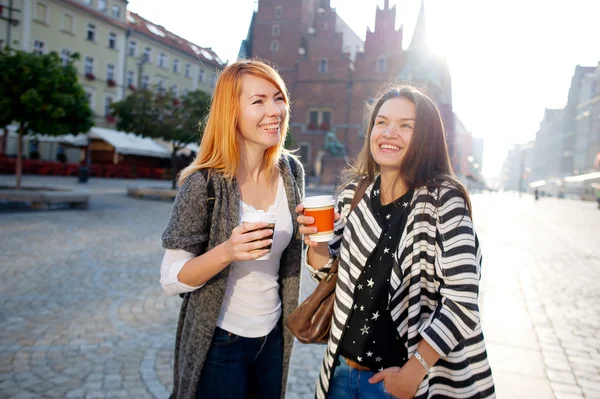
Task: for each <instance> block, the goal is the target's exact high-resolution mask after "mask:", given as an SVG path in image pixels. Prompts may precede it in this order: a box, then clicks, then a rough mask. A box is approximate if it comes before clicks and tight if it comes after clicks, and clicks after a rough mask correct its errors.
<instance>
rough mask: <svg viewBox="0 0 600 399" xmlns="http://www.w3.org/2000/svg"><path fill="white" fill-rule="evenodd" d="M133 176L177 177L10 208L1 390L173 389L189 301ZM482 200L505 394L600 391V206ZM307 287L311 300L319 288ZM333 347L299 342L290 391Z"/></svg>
mask: <svg viewBox="0 0 600 399" xmlns="http://www.w3.org/2000/svg"><path fill="white" fill-rule="evenodd" d="M10 183H14V177H13V176H0V185H3V184H10ZM24 184H26V185H27V184H30V185H34V184H44V185H54V186H67V187H70V186H77V184H76V179H75V178H58V177H48V178H44V177H37V176H25V177H24ZM130 184H151V185H153V186H165V187H168V186H169V185H170V182H165V181H162V182H156V181H140V180H138V181H131V180H120V179H98V178H93V179H91V180H90V182H89V183H88V184H87V186H86V187H84V188H85V189H88V190H89V191H90V193H91V195H92V197H91V201H90V205H89V208H88V209H87V210H64V209H63V210H60V209H59V210H52V211H31V210H25V209H23V210H18V211H13V210H8V209H6V207H5V206H2V204H0V271H1V272H2V275H3V278H2V280H1V281H0V306H1V311H0V324H1V325H2V329H0V398H39V397H48V398H63V397H66V398H121V397H122V398H167V397H168V395H169V392H170V390H171V387H172V381H171V378H172V364H171V363H172V351H173V345H174V335H175V328H176V322H177V314H178V311H179V305H180V303H181V299H180V298H179V297H167V296H166V295H165V294H164V293H163V291H162V289H161V287H160V284H159V282H158V279H159V270H160V262H161V259H162V254H163V250H162V248H161V245H160V235H161V233H162V230H163V229H164V227H165V225H166V223H167V220H168V218H169V216H170V212H171V207H172V204H171V203H170V202H164V201H153V200H140V199H133V198H129V197H127V196H126V195H125V188H126V186H127V185H130ZM307 194H311V193H310V192H309V193H307ZM473 206H474V221H475V225H476V228H477V232H478V234H479V236H480V239H481V245H482V249H483V255H484V263H483V269H482V281H481V293H480V304H481V314H482V320H483V321H482V322H483V328H484V333H485V336H486V342H487V346H488V352H489V357H490V363H491V366H492V371H493V374H494V378H495V381H496V389H497V393H498V397H499V398H501V399H504V398H506V399H526V398H527V399H530V398H536V399H551V398H556V399H563V398H564V399H567V398H598V399H600V245H599V243H600V210H599V209H597V206H596V203H592V202H581V201H574V200H559V199H553V198H543V199H541V200H539V201H537V202H536V201H534V200H533V198H532V197H531V196H529V195H525V194H524V195H523V196H522V197H519V196H518V195H517V194H516V193H503V194H501V193H484V194H476V195H474V196H473ZM302 282H303V283H302V296H303V297H304V296H306V295H307V294H309V293H310V292H311V290H312V288H313V287H314V283H313V282H312V281H310V279H309V278H308V276H307V274H306V273H304V271H303V278H302ZM323 351H324V346H319V345H301V344H297V345H296V346H295V348H294V355H293V358H292V368H291V375H290V379H289V387H288V393H289V394H288V397H289V398H292V399H293V398H310V397H312V395H313V391H314V386H315V383H316V381H317V375H318V372H319V369H320V365H321V358H322V352H323Z"/></svg>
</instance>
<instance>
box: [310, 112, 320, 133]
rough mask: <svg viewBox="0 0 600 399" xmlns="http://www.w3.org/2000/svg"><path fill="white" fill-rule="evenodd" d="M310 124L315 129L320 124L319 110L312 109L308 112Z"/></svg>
mask: <svg viewBox="0 0 600 399" xmlns="http://www.w3.org/2000/svg"><path fill="white" fill-rule="evenodd" d="M308 124H309V125H310V127H312V128H313V129H316V128H317V127H318V126H319V111H310V112H309V113H308Z"/></svg>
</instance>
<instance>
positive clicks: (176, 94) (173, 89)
mask: <svg viewBox="0 0 600 399" xmlns="http://www.w3.org/2000/svg"><path fill="white" fill-rule="evenodd" d="M171 93H172V94H173V95H174V96H175V97H177V96H178V95H179V91H178V90H177V85H173V86H171Z"/></svg>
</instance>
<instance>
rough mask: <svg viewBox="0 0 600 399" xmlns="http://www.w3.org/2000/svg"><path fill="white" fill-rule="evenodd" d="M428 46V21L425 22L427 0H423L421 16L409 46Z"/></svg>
mask: <svg viewBox="0 0 600 399" xmlns="http://www.w3.org/2000/svg"><path fill="white" fill-rule="evenodd" d="M424 46H427V23H426V22H425V2H424V0H421V9H420V10H419V18H418V19H417V25H416V27H415V31H414V33H413V37H412V39H411V41H410V46H408V48H411V49H412V48H417V47H424Z"/></svg>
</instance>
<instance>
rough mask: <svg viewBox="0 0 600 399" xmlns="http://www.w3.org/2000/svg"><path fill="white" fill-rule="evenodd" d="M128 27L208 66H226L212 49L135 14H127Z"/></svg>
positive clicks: (129, 12)
mask: <svg viewBox="0 0 600 399" xmlns="http://www.w3.org/2000/svg"><path fill="white" fill-rule="evenodd" d="M127 25H128V26H129V27H130V28H131V29H132V30H133V31H135V32H138V33H141V34H142V35H144V36H147V37H150V38H152V39H153V40H156V41H158V42H160V43H162V44H164V45H165V46H167V47H170V48H175V49H177V50H179V51H181V52H183V53H185V54H188V55H189V56H191V57H193V58H197V59H199V60H201V61H202V62H204V63H206V64H210V65H212V66H215V67H217V68H222V67H224V66H225V64H226V63H225V62H223V60H221V58H220V57H219V56H218V55H217V54H216V53H215V52H214V51H212V49H211V48H210V47H201V46H198V45H197V44H194V43H192V42H190V41H188V40H186V39H184V38H182V37H181V36H177V35H176V34H174V33H173V32H171V31H168V30H166V29H165V28H164V27H162V26H160V25H156V24H154V23H152V22H151V21H148V20H147V19H145V18H144V17H142V16H140V15H139V14H136V13H134V12H131V11H128V12H127Z"/></svg>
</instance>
